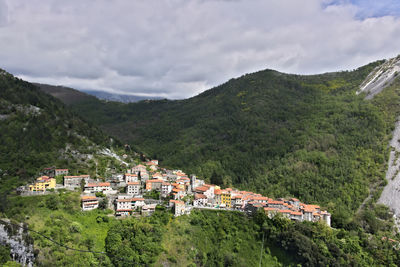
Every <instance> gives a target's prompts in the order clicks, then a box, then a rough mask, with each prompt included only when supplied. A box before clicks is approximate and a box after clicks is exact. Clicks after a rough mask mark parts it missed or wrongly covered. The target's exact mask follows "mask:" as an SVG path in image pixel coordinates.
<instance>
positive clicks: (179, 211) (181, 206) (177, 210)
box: [169, 200, 190, 217]
mask: <svg viewBox="0 0 400 267" xmlns="http://www.w3.org/2000/svg"><path fill="white" fill-rule="evenodd" d="M169 204H170V206H172V208H173V211H174V216H175V217H178V216H181V215H184V214H190V209H189V208H186V206H185V203H184V202H183V201H181V200H170V201H169Z"/></svg>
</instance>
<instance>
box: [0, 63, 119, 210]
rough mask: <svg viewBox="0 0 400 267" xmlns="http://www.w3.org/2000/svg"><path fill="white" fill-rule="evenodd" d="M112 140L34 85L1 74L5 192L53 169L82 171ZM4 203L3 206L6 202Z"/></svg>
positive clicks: (0, 172)
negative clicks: (87, 158)
mask: <svg viewBox="0 0 400 267" xmlns="http://www.w3.org/2000/svg"><path fill="white" fill-rule="evenodd" d="M110 145H111V141H110V138H109V137H108V136H107V135H105V134H103V133H102V132H101V131H100V130H99V129H97V128H96V127H95V126H94V125H93V124H90V123H87V122H85V121H83V120H82V119H81V118H80V117H78V116H77V115H75V113H73V112H71V111H70V108H67V107H65V105H64V104H63V103H62V102H61V101H60V100H58V99H56V98H54V97H52V96H50V95H48V94H45V93H43V92H42V91H41V90H40V89H39V88H38V87H36V86H35V85H33V84H31V83H28V82H25V81H22V80H20V79H18V78H15V77H13V76H12V75H11V74H9V73H7V72H5V71H3V70H1V72H0V151H1V153H0V192H1V193H2V194H1V196H3V197H4V194H3V193H6V192H8V191H10V190H11V189H14V188H15V187H16V186H18V185H21V184H26V182H28V181H29V180H31V179H33V178H34V177H35V175H38V172H39V171H40V170H41V169H43V168H45V167H50V166H58V167H68V168H70V169H71V171H75V172H78V171H79V170H80V169H81V168H80V166H81V167H83V168H84V169H85V170H86V169H87V168H88V165H87V164H86V162H85V160H84V155H85V154H86V153H93V152H94V151H97V149H99V148H102V149H103V148H105V147H110ZM2 204H4V202H2Z"/></svg>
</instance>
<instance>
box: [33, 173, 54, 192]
mask: <svg viewBox="0 0 400 267" xmlns="http://www.w3.org/2000/svg"><path fill="white" fill-rule="evenodd" d="M55 187H56V179H54V178H49V177H48V176H41V177H39V178H37V179H36V183H35V184H33V185H30V186H29V191H46V189H50V188H55Z"/></svg>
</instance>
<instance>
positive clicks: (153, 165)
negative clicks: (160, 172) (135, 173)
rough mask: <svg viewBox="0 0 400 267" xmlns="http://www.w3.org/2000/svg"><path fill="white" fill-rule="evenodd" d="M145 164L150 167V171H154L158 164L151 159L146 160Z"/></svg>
mask: <svg viewBox="0 0 400 267" xmlns="http://www.w3.org/2000/svg"><path fill="white" fill-rule="evenodd" d="M157 163H158V161H157ZM146 165H147V167H149V168H150V170H152V171H156V170H157V169H158V166H157V165H158V164H155V163H154V162H153V161H148V162H146Z"/></svg>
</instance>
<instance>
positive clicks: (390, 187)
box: [378, 118, 400, 217]
mask: <svg viewBox="0 0 400 267" xmlns="http://www.w3.org/2000/svg"><path fill="white" fill-rule="evenodd" d="M399 140H400V118H399V120H398V121H397V122H396V128H395V130H394V132H393V138H392V140H391V141H390V147H391V149H392V150H391V151H390V157H389V164H388V170H387V172H386V180H387V182H388V184H387V185H386V186H385V188H384V189H383V192H382V194H381V197H380V198H379V200H378V203H382V204H385V205H386V206H388V207H389V208H390V209H391V210H393V212H394V213H395V215H396V217H400V142H399Z"/></svg>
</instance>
